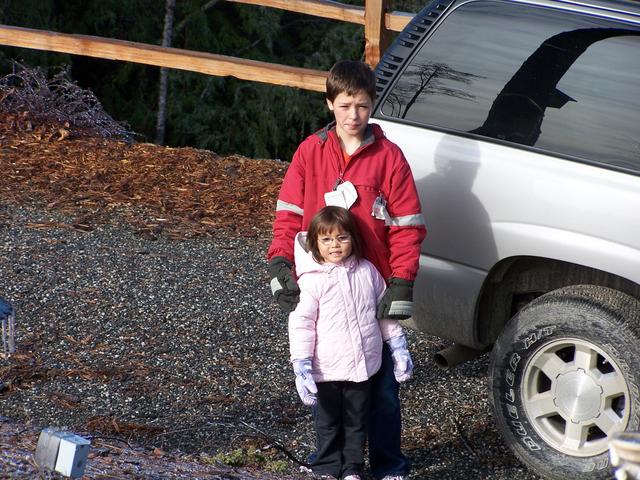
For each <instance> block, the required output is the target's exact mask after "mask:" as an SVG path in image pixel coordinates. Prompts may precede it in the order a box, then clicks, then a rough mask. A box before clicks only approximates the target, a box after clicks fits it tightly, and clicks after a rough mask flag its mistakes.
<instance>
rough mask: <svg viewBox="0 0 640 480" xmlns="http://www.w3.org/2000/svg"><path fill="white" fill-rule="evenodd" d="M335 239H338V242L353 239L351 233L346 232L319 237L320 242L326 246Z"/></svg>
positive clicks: (347, 241) (346, 241)
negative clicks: (333, 235)
mask: <svg viewBox="0 0 640 480" xmlns="http://www.w3.org/2000/svg"><path fill="white" fill-rule="evenodd" d="M334 240H337V241H338V243H349V242H350V241H351V235H349V234H348V233H345V234H344V235H338V236H337V237H329V236H328V235H323V236H321V237H318V242H319V243H321V244H322V245H324V246H329V245H331V244H332V243H333V241H334Z"/></svg>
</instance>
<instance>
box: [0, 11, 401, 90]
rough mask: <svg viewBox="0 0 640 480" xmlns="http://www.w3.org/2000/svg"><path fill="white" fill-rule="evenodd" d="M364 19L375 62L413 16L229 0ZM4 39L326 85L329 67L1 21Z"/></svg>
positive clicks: (368, 57) (369, 56) (369, 55)
mask: <svg viewBox="0 0 640 480" xmlns="http://www.w3.org/2000/svg"><path fill="white" fill-rule="evenodd" d="M225 1H227V2H230V3H242V4H247V5H257V6H264V7H271V8H279V9H282V10H287V11H292V12H297V13H303V14H307V15H314V16H318V17H323V18H328V19H333V20H338V21H344V22H350V23H355V24H359V25H364V29H365V41H366V43H365V61H366V62H367V63H369V64H370V65H371V66H372V67H373V66H375V65H376V64H377V63H378V61H379V60H380V57H381V55H382V52H383V51H384V49H385V48H386V47H387V46H388V43H389V39H390V35H389V33H390V32H391V31H401V30H402V29H403V28H404V27H405V26H406V25H407V24H408V23H409V22H410V21H411V19H412V18H413V14H409V13H406V12H394V13H388V12H386V5H387V1H388V0H366V3H365V6H364V7H359V6H353V5H346V4H342V3H339V2H334V1H330V0H225ZM0 45H8V46H12V47H22V48H31V49H34V50H46V51H50V52H58V53H69V54H72V55H84V56H88V57H94V58H103V59H108V60H120V61H125V62H133V63H141V64H144V65H154V66H158V67H167V68H175V69H178V70H188V71H191V72H198V73H204V74H206V75H214V76H221V77H225V76H232V77H236V78H239V79H241V80H249V81H257V82H262V83H268V84H272V85H283V86H287V87H297V88H302V89H306V90H312V91H316V92H324V91H325V81H326V77H327V72H324V71H321V70H313V69H309V68H301V67H291V66H287V65H282V64H277V63H269V62H260V61H257V60H247V59H242V58H237V57H230V56H226V55H218V54H214V53H207V52H198V51H193V50H184V49H180V48H171V47H160V46H158V45H150V44H145V43H137V42H130V41H126V40H117V39H113V38H104V37H96V36H90V35H77V34H66V33H57V32H50V31H45V30H37V29H33V28H23V27H14V26H9V25H0Z"/></svg>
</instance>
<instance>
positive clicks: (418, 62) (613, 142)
mask: <svg viewBox="0 0 640 480" xmlns="http://www.w3.org/2000/svg"><path fill="white" fill-rule="evenodd" d="M638 52H640V30H639V29H638V26H637V25H633V24H629V23H624V22H615V21H611V20H604V19H601V18H596V17H593V16H588V15H583V14H576V13H569V12H565V11H556V10H552V9H549V8H543V7H538V6H529V5H522V4H508V3H503V2H499V1H478V2H472V3H467V4H464V5H462V6H460V7H458V8H457V9H455V10H454V11H453V12H452V13H451V14H450V15H449V16H448V17H447V19H446V20H445V21H444V22H442V23H441V25H440V26H439V27H438V28H437V29H436V30H435V31H434V32H433V34H432V35H431V36H430V37H429V38H428V39H427V40H426V42H425V43H424V44H423V45H422V47H421V48H420V50H419V52H418V53H417V55H416V56H415V57H414V58H413V59H412V60H411V62H410V64H409V65H408V67H407V68H406V70H405V71H404V72H403V74H402V75H401V77H400V78H399V80H398V81H397V83H396V84H395V85H394V86H393V88H392V89H391V90H390V92H389V94H388V95H387V97H386V98H385V99H384V100H383V102H382V106H381V112H382V114H383V115H386V116H392V117H396V118H400V119H405V120H407V121H410V122H416V123H419V124H424V125H433V126H437V127H442V128H446V129H452V130H457V131H461V132H470V133H476V134H480V135H484V136H488V137H492V138H496V139H501V140H505V141H510V142H516V143H519V144H522V145H528V146H533V147H536V148H539V149H543V150H550V151H554V152H559V153H562V154H567V155H572V156H577V157H582V158H585V159H589V160H592V161H596V162H602V163H609V164H613V165H619V166H623V167H626V168H632V169H634V170H638V171H640V82H639V81H638V79H639V78H640V53H638Z"/></svg>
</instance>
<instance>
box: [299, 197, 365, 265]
mask: <svg viewBox="0 0 640 480" xmlns="http://www.w3.org/2000/svg"><path fill="white" fill-rule="evenodd" d="M337 228H339V229H341V230H343V231H344V232H345V233H348V234H349V235H351V255H353V257H354V258H357V259H360V258H362V240H361V239H360V232H359V231H358V226H357V225H356V221H355V219H354V218H353V215H351V212H349V210H347V209H346V208H342V207H336V206H329V207H324V208H322V209H321V210H319V211H318V213H316V214H315V215H314V216H313V218H312V219H311V223H310V224H309V229H308V231H307V248H308V249H309V251H310V252H311V255H313V259H314V260H315V261H316V262H318V263H322V262H324V259H323V258H322V255H320V248H319V247H318V236H319V235H322V234H325V233H329V232H331V231H332V230H335V229H337Z"/></svg>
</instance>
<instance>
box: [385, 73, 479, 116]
mask: <svg viewBox="0 0 640 480" xmlns="http://www.w3.org/2000/svg"><path fill="white" fill-rule="evenodd" d="M474 78H481V77H479V76H478V75H474V74H472V73H466V72H460V71H458V70H455V69H453V68H451V67H450V66H448V65H446V64H443V63H430V62H427V63H422V64H421V63H416V64H414V65H411V66H410V67H409V68H408V69H407V71H406V72H405V73H404V75H403V76H402V79H401V81H400V82H398V85H397V86H396V87H395V88H394V89H393V91H392V92H391V93H390V94H389V96H388V97H387V99H386V101H385V103H384V105H383V107H382V111H383V113H384V114H385V115H389V116H392V117H397V118H406V116H407V114H408V113H409V110H410V109H411V107H413V106H414V105H415V104H416V102H425V101H426V95H428V94H438V95H445V96H451V97H458V98H464V99H468V100H473V99H474V98H475V96H474V95H472V94H471V93H468V92H467V91H465V90H463V89H460V88H452V87H451V86H450V84H448V85H447V84H445V81H447V82H452V81H453V82H461V83H462V84H463V85H470V84H471V82H472V80H473V79H474Z"/></svg>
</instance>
